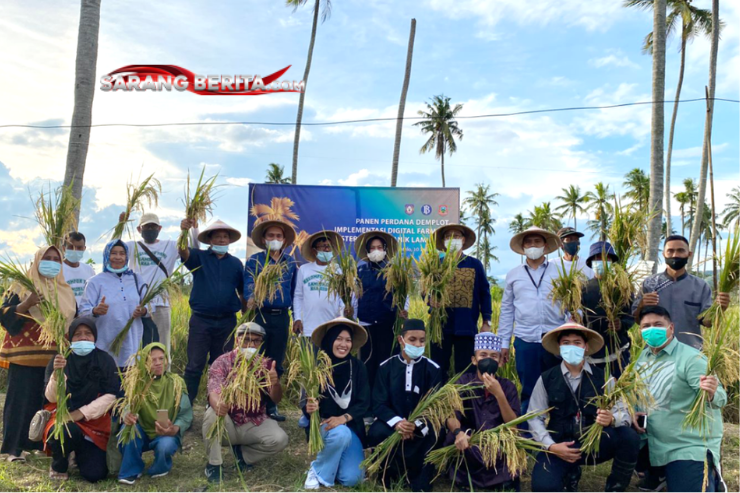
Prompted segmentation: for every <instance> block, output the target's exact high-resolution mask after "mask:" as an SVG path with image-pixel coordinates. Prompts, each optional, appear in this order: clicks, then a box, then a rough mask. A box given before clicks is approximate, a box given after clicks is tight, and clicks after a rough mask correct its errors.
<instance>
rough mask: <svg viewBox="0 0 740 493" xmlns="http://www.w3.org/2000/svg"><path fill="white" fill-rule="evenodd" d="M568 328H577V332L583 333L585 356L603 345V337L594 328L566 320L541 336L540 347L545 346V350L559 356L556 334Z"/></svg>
mask: <svg viewBox="0 0 740 493" xmlns="http://www.w3.org/2000/svg"><path fill="white" fill-rule="evenodd" d="M568 330H577V331H578V332H580V333H581V334H583V337H584V338H585V339H586V343H587V345H588V349H587V350H586V356H590V355H592V354H594V353H596V352H598V351H599V349H601V348H602V347H604V338H603V337H601V334H599V333H598V332H596V331H595V330H591V329H589V328H586V327H584V326H583V325H578V324H577V323H575V322H568V323H567V324H565V325H561V326H560V327H558V328H557V329H552V330H551V331H550V332H548V333H547V334H545V336H544V337H543V338H542V347H543V348H545V350H547V352H549V353H552V354H554V355H555V356H560V344H558V334H559V333H561V332H565V331H568Z"/></svg>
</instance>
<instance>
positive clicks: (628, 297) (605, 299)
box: [599, 256, 634, 365]
mask: <svg viewBox="0 0 740 493" xmlns="http://www.w3.org/2000/svg"><path fill="white" fill-rule="evenodd" d="M604 257H605V256H604ZM633 286H634V284H633V282H632V277H631V275H630V273H629V272H627V269H626V268H624V267H623V266H622V265H621V264H618V263H611V264H610V263H608V262H605V263H604V271H603V272H602V274H601V276H600V277H599V290H600V291H601V301H600V302H599V306H601V307H602V308H603V309H604V313H605V314H606V320H607V322H608V327H609V337H611V340H612V347H619V336H618V334H617V332H616V331H614V330H612V327H615V326H616V327H620V326H621V323H622V315H624V314H625V313H627V312H629V310H630V307H631V304H632V293H633ZM617 361H618V362H619V364H620V365H621V361H622V360H621V358H617Z"/></svg>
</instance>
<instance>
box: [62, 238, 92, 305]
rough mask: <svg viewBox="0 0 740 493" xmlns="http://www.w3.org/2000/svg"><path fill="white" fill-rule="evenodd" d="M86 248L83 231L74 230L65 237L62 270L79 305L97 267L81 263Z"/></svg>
mask: <svg viewBox="0 0 740 493" xmlns="http://www.w3.org/2000/svg"><path fill="white" fill-rule="evenodd" d="M85 250H87V245H86V244H85V235H83V234H82V233H80V232H78V231H73V232H71V233H69V234H67V236H66V237H65V238H64V262H63V263H62V272H63V274H64V280H65V281H66V283H67V284H69V287H70V288H72V292H73V293H74V294H75V301H77V306H78V307H79V306H80V301H81V300H82V295H83V294H84V293H85V284H87V280H88V279H90V278H91V277H92V276H94V275H95V269H93V267H92V265H90V264H83V263H80V260H82V258H83V257H84V256H85Z"/></svg>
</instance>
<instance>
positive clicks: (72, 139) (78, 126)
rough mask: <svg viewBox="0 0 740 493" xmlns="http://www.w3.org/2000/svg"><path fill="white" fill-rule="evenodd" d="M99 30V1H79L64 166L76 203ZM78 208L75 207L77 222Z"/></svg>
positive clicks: (87, 136) (87, 135)
mask: <svg viewBox="0 0 740 493" xmlns="http://www.w3.org/2000/svg"><path fill="white" fill-rule="evenodd" d="M99 33H100V0H81V2H80V27H79V29H78V31H77V55H76V59H75V95H74V109H73V110H72V128H71V129H70V131H69V146H68V147H67V165H66V169H65V171H64V186H65V187H71V188H72V196H73V197H74V198H75V199H76V200H77V203H78V204H79V203H80V201H81V200H82V183H83V178H84V175H85V162H86V161H87V148H88V146H89V144H90V125H91V124H92V104H93V96H94V95H95V87H96V82H97V81H96V80H95V66H96V65H97V62H98V35H99ZM79 219H80V209H79V206H78V207H77V209H76V210H75V222H77V223H79Z"/></svg>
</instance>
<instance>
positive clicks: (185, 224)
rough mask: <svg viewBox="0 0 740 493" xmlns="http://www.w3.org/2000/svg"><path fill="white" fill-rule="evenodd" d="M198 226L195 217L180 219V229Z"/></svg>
mask: <svg viewBox="0 0 740 493" xmlns="http://www.w3.org/2000/svg"><path fill="white" fill-rule="evenodd" d="M197 227H198V220H197V219H188V218H185V219H183V220H182V221H180V229H181V230H183V231H187V230H189V229H191V228H197Z"/></svg>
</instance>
